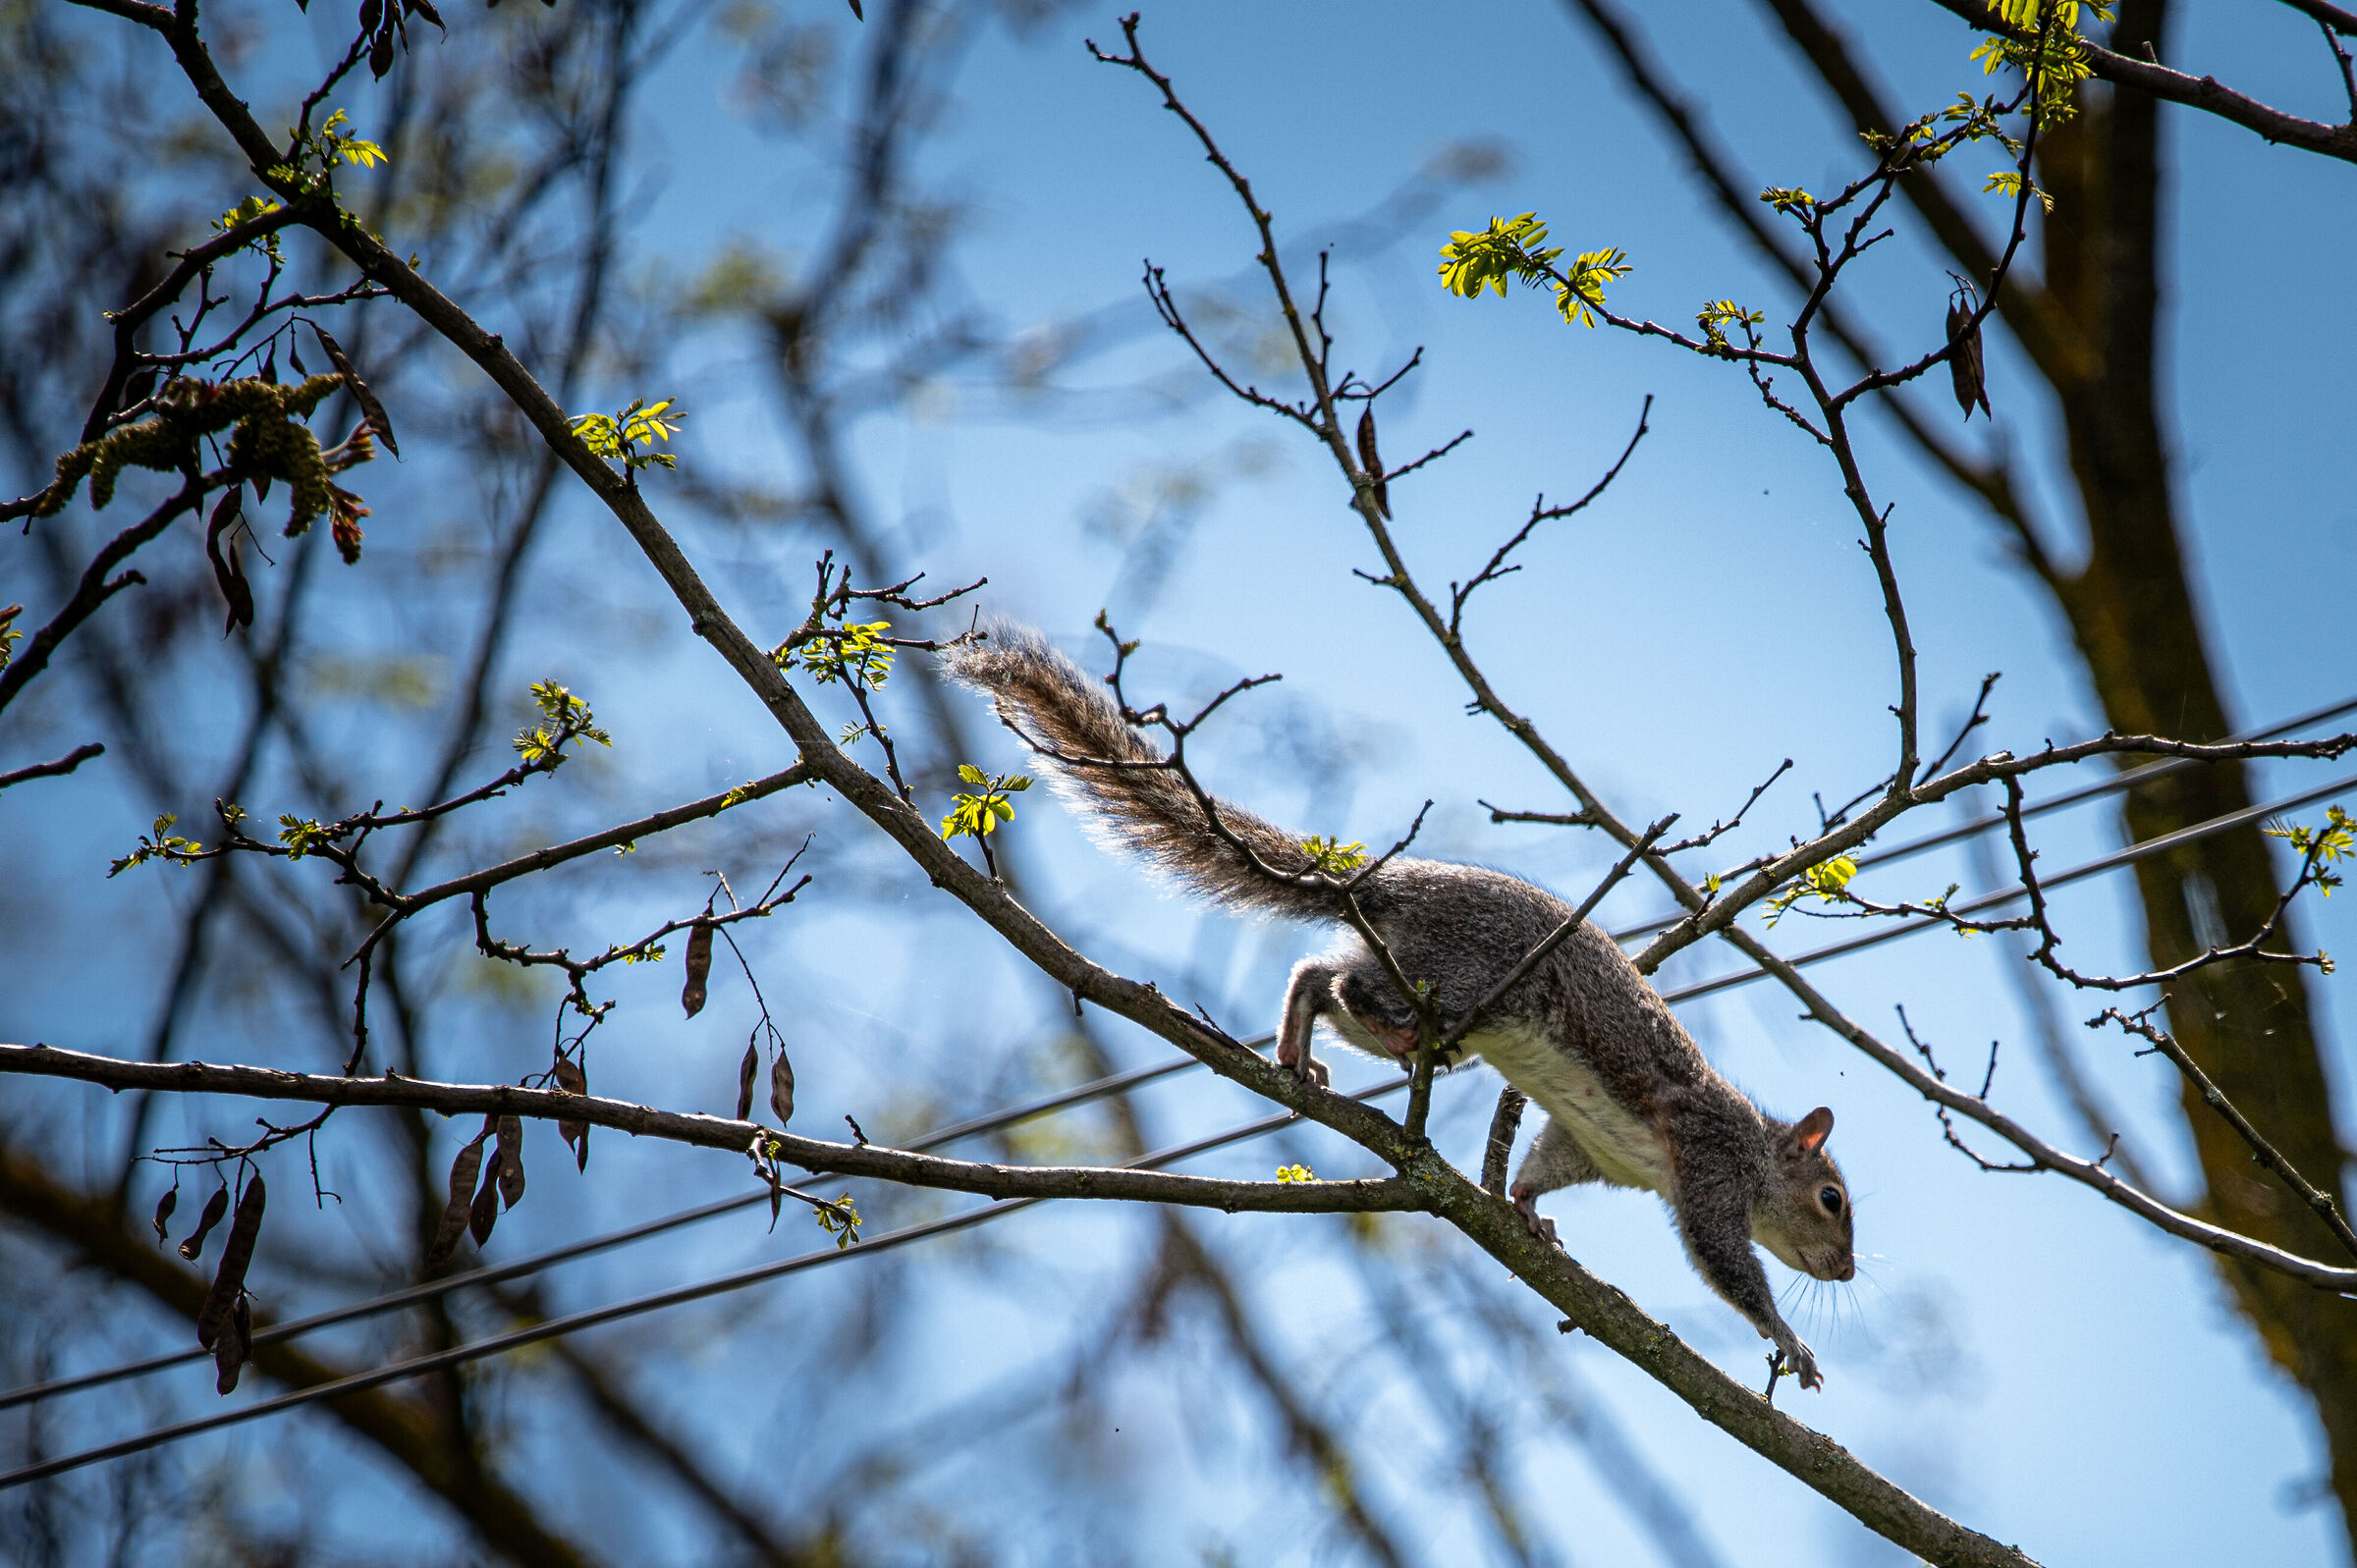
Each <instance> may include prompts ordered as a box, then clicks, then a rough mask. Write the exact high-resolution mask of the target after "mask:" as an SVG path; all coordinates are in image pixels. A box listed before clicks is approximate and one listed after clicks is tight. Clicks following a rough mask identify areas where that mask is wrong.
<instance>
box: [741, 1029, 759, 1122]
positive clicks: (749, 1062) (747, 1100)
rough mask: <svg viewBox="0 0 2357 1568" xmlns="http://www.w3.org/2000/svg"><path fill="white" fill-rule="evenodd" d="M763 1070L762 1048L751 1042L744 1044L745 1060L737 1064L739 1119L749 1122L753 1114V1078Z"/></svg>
mask: <svg viewBox="0 0 2357 1568" xmlns="http://www.w3.org/2000/svg"><path fill="white" fill-rule="evenodd" d="M760 1070H761V1048H760V1047H759V1046H756V1045H754V1044H753V1043H752V1042H751V1041H749V1040H748V1041H746V1042H745V1043H744V1059H743V1060H742V1061H740V1062H739V1063H738V1064H737V1119H738V1120H739V1121H748V1120H750V1119H751V1118H752V1114H753V1077H754V1075H755V1074H757V1073H758V1072H760Z"/></svg>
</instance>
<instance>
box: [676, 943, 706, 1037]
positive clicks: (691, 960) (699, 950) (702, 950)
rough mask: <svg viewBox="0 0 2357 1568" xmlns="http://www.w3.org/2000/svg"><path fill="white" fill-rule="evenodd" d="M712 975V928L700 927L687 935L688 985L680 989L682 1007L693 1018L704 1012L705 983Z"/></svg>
mask: <svg viewBox="0 0 2357 1568" xmlns="http://www.w3.org/2000/svg"><path fill="white" fill-rule="evenodd" d="M711 975H712V928H711V927H710V926H698V927H696V928H695V929H694V930H693V931H690V932H689V933H687V983H686V984H685V986H682V987H681V988H680V1005H681V1006H683V1007H685V1008H686V1009H687V1016H688V1017H690V1018H692V1017H694V1016H695V1015H696V1014H697V1013H699V1012H702V1011H703V1010H704V997H705V995H706V994H707V992H706V985H705V982H706V981H708V980H709V979H710V978H711Z"/></svg>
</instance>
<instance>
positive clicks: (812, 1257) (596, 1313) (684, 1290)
mask: <svg viewBox="0 0 2357 1568" xmlns="http://www.w3.org/2000/svg"><path fill="white" fill-rule="evenodd" d="M1189 1064H1190V1065H1191V1059H1190V1062H1189ZM1406 1087H1407V1080H1406V1079H1404V1078H1401V1079H1395V1080H1393V1081H1391V1082H1389V1083H1382V1084H1377V1085H1375V1086H1374V1087H1372V1088H1369V1089H1361V1090H1359V1091H1357V1092H1356V1093H1354V1094H1353V1095H1351V1096H1350V1098H1351V1099H1353V1100H1358V1101H1371V1100H1379V1099H1382V1098H1383V1097H1385V1096H1387V1095H1392V1094H1397V1093H1398V1092H1399V1091H1400V1090H1402V1089H1404V1088H1406ZM1299 1119H1300V1118H1299V1117H1297V1116H1295V1115H1294V1114H1293V1113H1292V1112H1290V1111H1281V1112H1278V1113H1276V1114H1274V1115H1268V1116H1263V1117H1260V1118H1259V1119H1257V1120H1255V1121H1250V1122H1247V1123H1245V1124H1244V1125H1242V1126H1240V1127H1232V1128H1230V1129H1228V1130H1227V1131H1226V1132H1220V1133H1214V1134H1212V1135H1211V1136H1210V1137H1207V1138H1198V1139H1195V1140H1193V1141H1192V1142H1190V1143H1183V1144H1178V1145H1175V1146H1173V1147H1171V1148H1169V1149H1164V1150H1161V1151H1158V1152H1157V1153H1154V1154H1151V1155H1146V1156H1143V1157H1141V1158H1140V1159H1137V1160H1132V1161H1129V1162H1127V1163H1126V1164H1124V1166H1123V1168H1124V1169H1136V1170H1155V1169H1160V1168H1161V1167H1162V1166H1164V1165H1167V1164H1175V1163H1177V1162H1178V1161H1181V1160H1184V1159H1186V1158H1188V1157H1189V1156H1192V1155H1199V1154H1204V1153H1207V1152H1209V1151H1210V1150H1213V1149H1219V1148H1224V1147H1226V1146H1227V1145H1230V1144H1234V1143H1241V1142H1244V1141H1245V1140H1247V1139H1251V1138H1257V1137H1259V1136H1261V1135H1262V1134H1264V1133H1270V1132H1275V1131H1276V1130H1278V1129H1279V1128H1281V1127H1284V1126H1287V1125H1288V1124H1290V1123H1292V1122H1295V1121H1298V1120H1299ZM760 1196H766V1195H765V1194H764V1195H760ZM1047 1201H1048V1200H1047V1199H1044V1198H1005V1199H1001V1200H1000V1201H998V1202H997V1203H992V1204H985V1205H984V1206H983V1207H981V1208H979V1209H972V1210H968V1211H967V1212H966V1213H964V1214H961V1215H951V1216H948V1217H944V1218H941V1219H933V1220H927V1221H925V1222H924V1223H922V1224H915V1225H904V1226H903V1227H902V1228H901V1229H899V1230H893V1231H887V1232H886V1233H885V1234H883V1235H881V1236H876V1237H873V1238H872V1239H870V1240H867V1241H862V1242H860V1243H858V1244H857V1245H855V1246H851V1247H828V1248H824V1249H822V1250H820V1251H816V1252H806V1253H801V1254H799V1255H797V1256H795V1257H793V1258H786V1259H781V1260H780V1261H778V1262H776V1263H768V1264H759V1265H756V1266H755V1267H753V1268H750V1269H741V1270H739V1271H737V1272H735V1273H728V1274H722V1275H719V1276H718V1277H716V1278H712V1279H705V1280H701V1281H699V1282H697V1283H695V1284H692V1285H679V1286H675V1287H673V1288H672V1289H670V1290H658V1291H655V1292H653V1293H651V1294H648V1295H644V1296H635V1297H632V1298H630V1300H627V1301H618V1302H614V1303H611V1304H609V1305H607V1306H603V1307H592V1308H588V1309H586V1310H584V1311H581V1312H576V1313H568V1314H566V1315H565V1316H564V1317H561V1318H550V1319H547V1320H545V1321H543V1322H541V1323H536V1324H531V1325H527V1326H525V1327H522V1328H517V1329H512V1330H510V1331H509V1332H507V1333H503V1334H494V1335H492V1336H491V1337H489V1338H487V1339H478V1340H475V1341H473V1342H472V1343H470V1344H465V1345H454V1346H452V1347H451V1348H449V1349H447V1350H439V1351H435V1352H433V1353H432V1354H430V1355H423V1356H412V1357H411V1358H410V1359H409V1360H407V1361H397V1362H394V1363H392V1364H390V1365H388V1366H383V1367H377V1368H373V1369H371V1370H369V1371H367V1372H357V1373H354V1374H352V1375H351V1376H349V1377H345V1378H338V1379H334V1380H333V1381H330V1382H323V1383H315V1384H313V1385H312V1386H310V1387H308V1388H297V1389H293V1390H291V1391H289V1392H287V1393H283V1394H279V1395H277V1396H276V1397H274V1398H270V1399H263V1400H259V1401H257V1402H255V1403H253V1404H250V1405H243V1406H240V1407H239V1408H237V1409H235V1410H219V1411H215V1412H213V1413H212V1414H211V1415H209V1416H199V1417H196V1418H194V1419H192V1420H190V1421H183V1422H176V1423H174V1424H173V1425H171V1426H168V1427H158V1428H155V1429H154V1430H152V1431H149V1432H145V1433H140V1434H139V1435H137V1436H136V1437H126V1438H124V1439H122V1440H121V1441H119V1442H111V1443H105V1444H101V1445H100V1446H98V1447H95V1448H85V1449H82V1450H81V1451H80V1452H77V1453H71V1454H61V1455H59V1456H58V1457H57V1458H54V1459H45V1460H42V1461H40V1462H39V1463H37V1464H31V1465H26V1466H24V1467H22V1468H21V1469H17V1470H12V1471H9V1472H8V1473H7V1474H5V1475H0V1491H6V1490H7V1489H8V1488H9V1487H20V1486H24V1485H26V1484H27V1483H29V1482H35V1481H40V1480H44V1479H45V1478H47V1477H50V1476H55V1475H61V1474H63V1473H64V1472H66V1471H69V1470H78V1469H81V1468H82V1466H84V1465H93V1464H98V1463H101V1462H103V1461H105V1460H109V1459H121V1458H124V1457H126V1456H128V1455H131V1454H135V1453H139V1452H142V1451H143V1450H146V1449H149V1448H155V1447H159V1446H161V1445H162V1444H164V1443H168V1442H176V1441H178V1440H179V1439H180V1438H183V1437H193V1436H195V1435H197V1434H198V1433H206V1432H213V1431H217V1430H218V1429H220V1428H223V1427H231V1426H236V1425H239V1424H240V1423H243V1422H247V1421H254V1420H257V1419H259V1418H261V1417H263V1416H273V1415H277V1414H279V1413H281V1412H283V1411H288V1410H293V1409H296V1408H298V1407H300V1406H302V1405H308V1404H313V1403H316V1402H317V1401H319V1400H322V1399H337V1398H342V1397H343V1396H345V1395H347V1394H356V1393H361V1392H364V1391H366V1390H367V1389H370V1388H376V1387H380V1386H382V1385H383V1384H385V1383H389V1382H399V1381H402V1380H404V1379H410V1378H416V1377H422V1376H423V1375H425V1374H427V1373H430V1372H440V1371H442V1370H443V1369H445V1368H448V1367H456V1366H459V1365H461V1364H463V1363H466V1362H470V1361H479V1360H481V1359H482V1358H484V1357H486V1356H495V1355H499V1354H501V1353H503V1352H505V1351H510V1350H519V1349H521V1348H522V1347H524V1346H526V1345H532V1344H537V1343H539V1342H540V1341H541V1340H543V1339H555V1338H558V1337H561V1336H563V1335H566V1334H572V1333H578V1332H580V1331H581V1330H583V1329H587V1328H595V1327H598V1326H600V1325H605V1324H609V1323H615V1322H618V1321H619V1320H621V1319H625V1318H634V1317H638V1316H640V1315H642V1314H645V1313H650V1312H660V1311H663V1310H665V1309H667V1308H671V1307H683V1306H685V1305H687V1304H688V1303H690V1302H696V1301H702V1300H705V1299H707V1298H708V1297H712V1296H718V1295H725V1294H727V1293H729V1292H731V1291H736V1290H742V1289H745V1288H746V1287H748V1286H751V1285H757V1284H761V1283H763V1282H765V1281H767V1280H771V1279H777V1278H780V1277H783V1276H784V1275H787V1274H791V1273H799V1272H801V1271H804V1270H807V1269H816V1268H819V1267H821V1266H823V1265H826V1264H830V1263H834V1262H836V1261H838V1260H840V1259H845V1258H861V1257H866V1256H868V1255H870V1254H873V1253H878V1252H888V1251H890V1250H892V1249H893V1248H895V1247H899V1246H902V1245H904V1244H905V1243H907V1242H911V1241H921V1240H924V1239H925V1238H927V1237H930V1236H942V1235H948V1234H950V1233H951V1232H953V1231H958V1230H964V1229H966V1228H968V1227H969V1226H973V1225H978V1224H982V1223H983V1222H985V1221H987V1220H991V1219H999V1218H1004V1217H1006V1216H1008V1215H1011V1214H1014V1213H1015V1212H1016V1211H1018V1210H1022V1209H1028V1208H1030V1207H1032V1206H1033V1205H1034V1204H1040V1203H1045V1202H1047Z"/></svg>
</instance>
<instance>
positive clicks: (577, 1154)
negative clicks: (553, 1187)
mask: <svg viewBox="0 0 2357 1568" xmlns="http://www.w3.org/2000/svg"><path fill="white" fill-rule="evenodd" d="M554 1070H555V1073H556V1079H557V1087H558V1088H559V1089H562V1090H563V1091H565V1093H567V1094H569V1095H585V1094H587V1093H588V1092H589V1075H588V1074H587V1073H586V1072H583V1071H582V1070H581V1064H580V1063H579V1062H577V1061H576V1060H574V1059H573V1058H572V1057H571V1056H559V1057H558V1058H557V1064H556V1067H555V1069H554ZM557 1135H558V1136H559V1137H561V1138H563V1139H564V1140H565V1141H566V1143H568V1144H570V1145H571V1146H572V1147H573V1160H574V1167H575V1168H576V1169H578V1170H587V1169H588V1168H589V1123H587V1122H585V1121H568V1120H565V1119H562V1118H560V1119H559V1120H558V1122H557Z"/></svg>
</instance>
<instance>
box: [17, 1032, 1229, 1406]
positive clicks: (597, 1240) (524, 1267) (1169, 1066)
mask: <svg viewBox="0 0 2357 1568" xmlns="http://www.w3.org/2000/svg"><path fill="white" fill-rule="evenodd" d="M1260 1043H1263V1044H1265V1042H1260ZM1193 1065H1195V1062H1194V1058H1192V1057H1191V1056H1181V1057H1179V1058H1178V1060H1176V1061H1166V1062H1160V1063H1158V1064H1156V1065H1154V1066H1151V1067H1139V1068H1135V1069H1133V1070H1132V1071H1129V1072H1117V1073H1114V1074H1113V1075H1111V1076H1110V1077H1105V1078H1098V1079H1094V1080H1092V1081H1091V1082H1088V1083H1084V1084H1080V1085H1078V1086H1076V1087H1074V1088H1071V1089H1067V1090H1064V1091H1063V1092H1061V1093H1059V1094H1053V1095H1047V1096H1044V1097H1042V1098H1040V1099H1037V1100H1032V1101H1028V1102H1026V1103H1024V1104H1022V1105H1019V1106H1010V1107H1008V1108H1005V1109H1003V1110H997V1111H993V1112H991V1113H989V1114H987V1115H981V1116H974V1117H971V1118H969V1119H967V1120H965V1121H959V1122H953V1123H952V1124H951V1125H949V1126H947V1127H942V1128H939V1129H937V1130H935V1131H933V1132H929V1133H927V1134H925V1136H923V1137H921V1138H918V1139H915V1140H913V1141H912V1142H910V1143H907V1144H905V1145H904V1146H903V1147H904V1148H906V1149H908V1150H910V1151H911V1152H913V1153H917V1154H923V1153H924V1152H926V1151H927V1150H931V1149H939V1148H941V1147H942V1146H943V1145H945V1144H952V1143H956V1142H957V1141H958V1140H959V1139H961V1138H970V1137H973V1136H974V1135H976V1134H977V1133H984V1132H997V1131H1000V1130H1001V1129H1003V1128H1007V1127H1012V1126H1014V1125H1016V1124H1017V1123H1019V1122H1024V1121H1028V1120H1030V1119H1031V1118H1032V1117H1034V1116H1044V1115H1046V1114H1048V1113H1049V1112H1051V1111H1056V1110H1065V1109H1069V1108H1071V1107H1073V1106H1078V1105H1084V1104H1086V1103H1088V1102H1089V1101H1092V1100H1102V1099H1104V1098H1106V1097H1107V1096H1110V1095H1121V1094H1126V1093H1128V1092H1129V1091H1130V1090H1132V1089H1136V1088H1139V1087H1141V1086H1143V1085H1145V1084H1149V1083H1152V1082H1153V1081H1154V1080H1156V1079H1158V1078H1167V1077H1169V1076H1170V1075H1171V1074H1173V1073H1175V1072H1179V1071H1182V1070H1184V1069H1185V1068H1188V1067H1191V1066H1193ZM768 1199H769V1194H768V1193H767V1192H748V1193H742V1194H740V1195H739V1196H737V1197H734V1198H723V1199H720V1200H719V1201H718V1202H716V1203H708V1204H704V1205H702V1206H701V1207H700V1208H695V1209H688V1210H685V1211H683V1212H681V1213H679V1214H675V1215H666V1216H664V1217H661V1218H658V1219H649V1220H646V1221H645V1222H643V1223H641V1224H636V1225H631V1226H629V1227H628V1228H626V1229H622V1230H613V1231H608V1232H606V1233H605V1234H604V1235H599V1236H591V1237H589V1238H587V1239H586V1240H583V1241H576V1242H574V1243H572V1244H570V1245H568V1246H563V1247H558V1248H555V1249H553V1250H551V1251H548V1252H543V1253H538V1254H535V1255H534V1256H532V1257H529V1258H519V1259H517V1260H516V1261H514V1262H513V1263H504V1264H495V1265H488V1266H486V1267H484V1268H480V1269H469V1270H467V1271H466V1272H464V1273H456V1274H448V1275H445V1276H443V1277H442V1278H439V1279H428V1280H424V1281H422V1282H420V1283H418V1284H414V1285H410V1286H407V1287H406V1288H404V1289H401V1290H395V1291H391V1292H388V1293H387V1294H385V1295H381V1296H372V1297H370V1298H368V1299H367V1300H365V1301H356V1302H352V1303H349V1304H347V1305H345V1306H342V1307H336V1308H333V1309H331V1310H329V1311H327V1312H322V1313H317V1314H315V1315H313V1316H311V1317H308V1318H295V1319H290V1320H289V1321H287V1322H286V1323H279V1324H272V1325H269V1326H267V1327H263V1328H256V1329H255V1330H254V1332H253V1342H254V1343H255V1344H257V1345H266V1344H271V1343H274V1342H276V1341H278V1340H281V1339H292V1338H295V1337H296V1336H297V1335H299V1334H306V1333H309V1332H310V1331H311V1330H313V1329H315V1328H327V1327H331V1326H333V1325H336V1324H340V1323H350V1322H352V1321H353V1320H354V1319H356V1318H369V1317H374V1316H376V1315H377V1314H379V1313H386V1312H395V1311H398V1310H400V1309H401V1308H403V1307H408V1306H413V1305H414V1304H416V1303H417V1302H420V1301H431V1300H433V1299H434V1298H435V1297H437V1296H446V1295H449V1294H450V1293H452V1292H453V1291H457V1290H464V1289H466V1287H468V1286H470V1285H496V1284H500V1283H503V1282H505V1281H507V1280H510V1279H515V1278H518V1277H519V1276H521V1275H523V1274H531V1273H538V1272H539V1271H542V1270H544V1269H550V1268H554V1267H555V1266H556V1265H558V1264H561V1263H570V1262H571V1261H573V1260H574V1259H576V1258H585V1257H588V1256H590V1255H591V1254H593V1253H599V1252H604V1251H606V1250H608V1249H609V1248H613V1247H621V1246H627V1245H628V1244H629V1243H630V1242H633V1241H642V1240H644V1239H645V1238H646V1237H648V1236H653V1235H658V1234H660V1233H661V1232H663V1231H666V1230H671V1229H675V1228H677V1227H679V1226H681V1225H691V1224H694V1223H696V1222H697V1221H699V1220H704V1219H711V1218H714V1217H718V1216H721V1215H725V1214H733V1213H735V1212H736V1211H737V1210H740V1209H749V1208H751V1207H752V1206H753V1205H755V1204H758V1203H765V1202H767V1201H768ZM212 1354H213V1353H212V1352H211V1351H209V1350H205V1349H202V1348H196V1349H191V1350H175V1351H170V1352H167V1353H165V1354H163V1355H160V1356H150V1357H149V1358H147V1359H146V1360H144V1361H134V1362H128V1363H125V1364H124V1365H122V1366H119V1367H105V1368H101V1369H99V1370H98V1371H96V1372H85V1373H81V1374H78V1375H76V1376H74V1377H71V1378H58V1379H52V1380H51V1381H48V1382H39V1383H29V1384H27V1385H26V1386H25V1387H22V1388H13V1389H10V1390H8V1391H7V1392H6V1393H0V1410H7V1409H10V1408H12V1407H14V1406H17V1405H23V1404H29V1403H31V1402H32V1401H34V1400H36V1399H51V1398H55V1397H57V1396H58V1395H60V1394H70V1393H79V1392H81V1391H82V1389H85V1388H96V1387H99V1386H101V1385H103V1384H105V1383H110V1382H118V1381H120V1380H122V1379H126V1378H137V1377H142V1376H144V1375H146V1374H147V1373H151V1372H161V1371H163V1370H164V1369H165V1368H167V1367H178V1366H182V1365H184V1364H186V1363H188V1362H192V1361H209V1360H211V1359H212Z"/></svg>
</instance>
